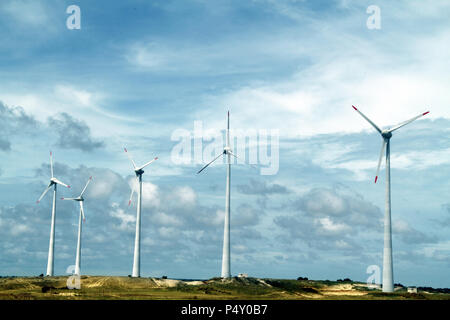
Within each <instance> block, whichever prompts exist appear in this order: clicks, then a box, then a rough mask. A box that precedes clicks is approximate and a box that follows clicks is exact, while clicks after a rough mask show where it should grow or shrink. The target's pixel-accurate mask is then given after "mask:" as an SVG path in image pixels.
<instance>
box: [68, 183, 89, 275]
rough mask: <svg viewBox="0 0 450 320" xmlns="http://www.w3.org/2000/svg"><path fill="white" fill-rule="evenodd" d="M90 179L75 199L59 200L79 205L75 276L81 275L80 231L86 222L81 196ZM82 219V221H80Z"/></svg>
mask: <svg viewBox="0 0 450 320" xmlns="http://www.w3.org/2000/svg"><path fill="white" fill-rule="evenodd" d="M91 180H92V177H89V180H88V181H87V182H86V185H85V186H84V188H83V191H81V193H80V195H79V196H78V197H77V198H61V200H73V201H78V203H79V204H80V217H79V219H78V241H77V254H76V258H75V274H76V275H80V274H81V229H82V222H84V221H86V218H85V216H84V208H83V202H84V198H83V194H84V192H85V191H86V188H87V186H88V184H89V182H91ZM82 218H83V220H81V219H82Z"/></svg>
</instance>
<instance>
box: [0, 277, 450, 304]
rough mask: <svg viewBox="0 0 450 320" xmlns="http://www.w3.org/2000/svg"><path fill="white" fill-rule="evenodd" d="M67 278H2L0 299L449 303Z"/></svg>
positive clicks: (302, 288) (299, 287)
mask: <svg viewBox="0 0 450 320" xmlns="http://www.w3.org/2000/svg"><path fill="white" fill-rule="evenodd" d="M67 279H68V277H67V276H64V277H5V278H0V299H8V300H17V299H18V300H29V299H52V300H57V299H65V300H98V299H100V300H110V299H121V300H122V299H152V300H158V299H164V300H166V299H181V300H184V299H189V300H194V299H249V300H252V299H256V300H272V299H275V300H290V299H319V300H320V299H326V300H336V299H339V300H342V299H345V300H350V299H358V300H361V299H364V300H381V299H401V300H410V299H421V300H423V299H425V300H429V299H432V300H435V299H438V300H443V299H445V300H449V299H450V294H448V293H439V292H429V291H421V290H419V292H418V293H416V294H414V293H408V292H407V291H406V289H405V288H401V287H400V288H397V289H396V291H395V292H394V293H390V294H386V293H383V292H381V291H380V290H379V289H370V288H368V287H367V285H366V284H364V283H358V282H351V281H347V282H335V281H316V280H281V279H257V278H232V279H229V280H222V279H220V278H213V279H210V280H205V281H181V280H174V279H158V278H129V277H108V276H82V277H81V289H79V290H70V289H68V288H67V285H66V282H67Z"/></svg>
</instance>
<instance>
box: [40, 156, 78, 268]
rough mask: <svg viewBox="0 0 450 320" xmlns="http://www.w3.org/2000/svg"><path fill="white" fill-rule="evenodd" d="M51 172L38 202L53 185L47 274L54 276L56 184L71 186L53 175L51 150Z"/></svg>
mask: <svg viewBox="0 0 450 320" xmlns="http://www.w3.org/2000/svg"><path fill="white" fill-rule="evenodd" d="M50 173H51V175H52V176H51V178H50V182H49V184H48V187H47V188H46V189H45V190H44V192H43V193H42V194H41V196H40V197H39V199H38V200H37V201H36V203H39V202H40V201H41V200H42V198H43V197H44V196H45V194H46V193H47V192H48V190H50V189H51V188H52V187H53V204H52V223H51V227H50V244H49V247H48V261H47V273H46V275H47V276H53V265H54V254H53V253H54V250H55V218H56V185H58V184H60V185H62V186H64V187H67V188H70V186H68V185H67V184H64V183H62V182H61V181H59V180H58V179H56V178H55V177H54V176H53V155H52V152H51V151H50Z"/></svg>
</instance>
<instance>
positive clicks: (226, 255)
mask: <svg viewBox="0 0 450 320" xmlns="http://www.w3.org/2000/svg"><path fill="white" fill-rule="evenodd" d="M221 156H226V158H227V184H226V191H225V221H224V232H223V249H222V278H231V272H230V264H231V263H230V180H231V156H233V157H235V158H236V159H239V158H238V156H236V155H235V154H234V153H233V152H232V151H231V147H230V111H228V116H227V131H226V146H225V148H224V149H223V152H222V153H221V154H219V155H218V156H217V157H215V158H214V159H213V160H211V161H210V162H209V163H208V164H207V165H205V166H204V167H203V168H201V169H200V170H199V171H198V172H197V174H199V173H200V172H202V171H203V170H205V169H206V167H208V166H209V165H210V164H211V163H213V162H214V161H216V160H217V159H219V158H220V157H221Z"/></svg>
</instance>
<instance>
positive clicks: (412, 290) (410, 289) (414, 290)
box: [407, 287, 417, 293]
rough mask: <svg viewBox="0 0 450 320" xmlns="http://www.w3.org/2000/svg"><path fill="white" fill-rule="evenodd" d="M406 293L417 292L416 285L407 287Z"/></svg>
mask: <svg viewBox="0 0 450 320" xmlns="http://www.w3.org/2000/svg"><path fill="white" fill-rule="evenodd" d="M407 290H408V293H417V287H408V289H407Z"/></svg>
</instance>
